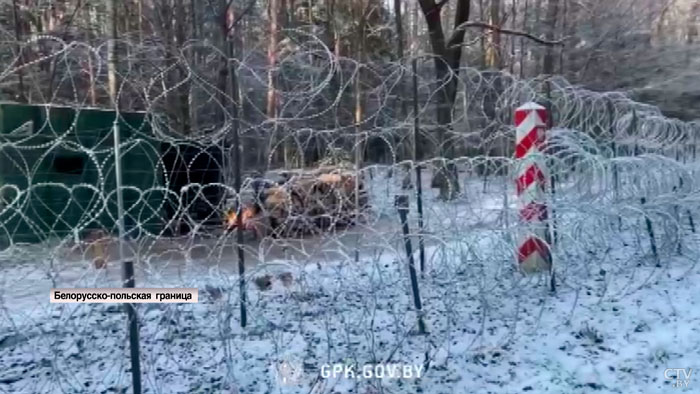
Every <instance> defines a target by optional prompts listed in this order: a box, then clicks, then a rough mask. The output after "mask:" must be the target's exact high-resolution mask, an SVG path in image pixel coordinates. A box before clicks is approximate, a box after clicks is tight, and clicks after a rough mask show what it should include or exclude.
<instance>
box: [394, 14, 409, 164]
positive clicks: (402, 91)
mask: <svg viewBox="0 0 700 394" xmlns="http://www.w3.org/2000/svg"><path fill="white" fill-rule="evenodd" d="M394 22H395V23H396V44H397V45H396V55H397V57H398V59H399V60H398V61H399V67H401V81H400V82H399V87H398V90H399V100H401V103H400V105H401V107H400V108H401V110H400V112H399V114H400V117H401V120H402V121H403V120H404V119H405V118H406V115H407V113H408V107H407V105H406V100H405V97H406V88H405V82H404V77H403V75H404V66H405V62H404V47H403V42H404V34H403V14H402V12H401V0H394ZM402 131H403V130H402ZM392 140H393V137H392ZM407 149H408V146H407V145H406V144H402V149H401V153H402V156H405V157H409V156H408V155H407V154H406V153H405V152H403V151H404V150H407Z"/></svg>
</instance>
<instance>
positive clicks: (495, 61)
mask: <svg viewBox="0 0 700 394" xmlns="http://www.w3.org/2000/svg"><path fill="white" fill-rule="evenodd" d="M489 23H490V24H491V25H492V26H496V27H498V28H500V27H501V0H491V8H490V10H489ZM502 65H503V59H502V55H501V33H500V31H499V30H498V29H492V30H491V31H490V33H489V43H488V47H487V48H486V67H488V68H493V69H496V70H498V69H500V68H501V67H502Z"/></svg>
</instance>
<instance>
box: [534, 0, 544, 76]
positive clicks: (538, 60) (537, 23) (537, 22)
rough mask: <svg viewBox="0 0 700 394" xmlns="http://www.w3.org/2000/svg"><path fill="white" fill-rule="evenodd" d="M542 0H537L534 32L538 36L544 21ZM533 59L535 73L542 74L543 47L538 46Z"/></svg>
mask: <svg viewBox="0 0 700 394" xmlns="http://www.w3.org/2000/svg"><path fill="white" fill-rule="evenodd" d="M541 15H542V0H535V25H534V26H533V28H532V33H533V34H534V35H536V36H539V35H540V23H541V21H542V16H541ZM533 61H534V63H535V69H534V71H535V72H534V75H536V76H537V75H540V72H541V70H542V48H539V47H536V49H535V52H534V56H533Z"/></svg>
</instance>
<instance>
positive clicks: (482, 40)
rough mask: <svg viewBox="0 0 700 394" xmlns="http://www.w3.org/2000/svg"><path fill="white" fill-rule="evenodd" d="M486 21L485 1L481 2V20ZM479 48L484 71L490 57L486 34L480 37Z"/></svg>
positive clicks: (481, 0) (480, 0)
mask: <svg viewBox="0 0 700 394" xmlns="http://www.w3.org/2000/svg"><path fill="white" fill-rule="evenodd" d="M484 19H486V10H485V9H484V0H479V20H480V21H483V20H484ZM479 46H480V48H481V51H480V52H479V53H481V57H480V59H481V69H482V70H483V69H485V68H486V64H487V60H486V59H487V57H488V48H487V47H486V35H485V34H481V35H479Z"/></svg>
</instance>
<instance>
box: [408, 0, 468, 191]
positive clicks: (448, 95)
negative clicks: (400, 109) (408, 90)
mask: <svg viewBox="0 0 700 394" xmlns="http://www.w3.org/2000/svg"><path fill="white" fill-rule="evenodd" d="M418 1H419V3H420V6H421V11H422V12H423V16H424V17H425V22H426V24H427V26H428V35H429V37H430V45H431V47H432V51H433V54H434V55H435V57H434V59H435V60H434V66H435V77H436V79H437V83H438V85H439V90H438V92H437V99H438V105H437V121H438V124H439V125H440V126H441V129H440V130H439V136H438V143H439V149H438V151H439V154H440V155H441V156H445V147H444V145H445V132H446V129H447V128H449V127H450V124H451V123H452V108H453V107H454V103H455V99H456V97H457V86H458V83H459V79H458V76H459V66H460V61H461V59H462V42H463V41H464V34H465V31H464V27H462V26H461V25H462V24H463V23H465V22H467V21H468V20H469V10H470V0H458V1H457V8H456V10H455V19H454V28H453V31H452V34H451V35H450V37H449V38H447V39H446V37H445V31H444V30H443V26H442V18H441V17H440V12H441V10H442V7H443V6H444V5H445V4H446V2H445V1H441V2H440V3H436V2H435V0H418ZM441 170H442V171H443V172H442V173H443V176H444V177H445V178H446V180H447V181H448V182H449V184H450V185H449V188H448V189H449V192H448V193H445V191H444V188H441V196H442V197H443V198H445V199H453V198H454V197H455V196H456V193H458V192H459V182H458V180H457V172H456V169H447V168H441ZM438 172H439V171H438Z"/></svg>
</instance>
